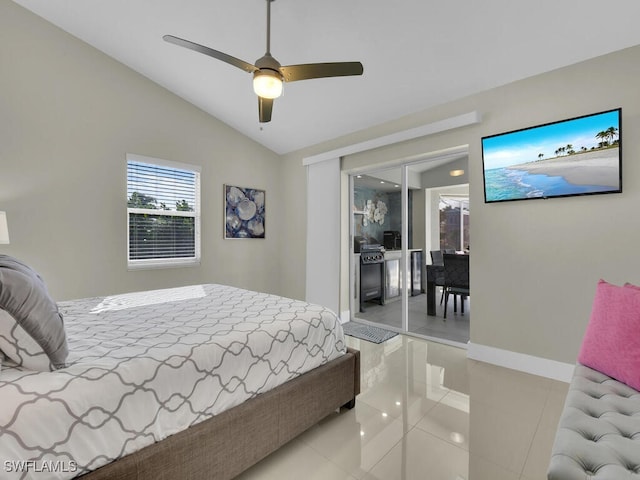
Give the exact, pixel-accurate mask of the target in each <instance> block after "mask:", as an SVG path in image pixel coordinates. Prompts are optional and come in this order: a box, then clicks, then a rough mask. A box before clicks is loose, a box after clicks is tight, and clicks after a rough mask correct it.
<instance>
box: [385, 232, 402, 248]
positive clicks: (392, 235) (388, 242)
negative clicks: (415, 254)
mask: <svg viewBox="0 0 640 480" xmlns="http://www.w3.org/2000/svg"><path fill="white" fill-rule="evenodd" d="M383 236H384V248H386V249H387V250H400V249H401V248H402V240H401V238H402V237H401V235H400V232H398V231H396V230H385V231H384V233H383Z"/></svg>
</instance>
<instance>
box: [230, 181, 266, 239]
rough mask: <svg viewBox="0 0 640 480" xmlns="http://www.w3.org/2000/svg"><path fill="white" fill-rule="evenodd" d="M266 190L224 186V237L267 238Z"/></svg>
mask: <svg viewBox="0 0 640 480" xmlns="http://www.w3.org/2000/svg"><path fill="white" fill-rule="evenodd" d="M264 200H265V191H264V190H259V189H257V188H246V187H237V186H234V185H225V186H224V213H225V215H224V222H225V229H224V238H225V239H228V238H265V201H264Z"/></svg>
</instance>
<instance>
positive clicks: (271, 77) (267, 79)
mask: <svg viewBox="0 0 640 480" xmlns="http://www.w3.org/2000/svg"><path fill="white" fill-rule="evenodd" d="M253 91H254V92H256V95H258V96H259V97H262V98H278V97H279V96H280V95H282V76H281V75H280V73H278V72H275V71H273V70H266V69H265V70H258V71H256V72H255V73H254V74H253Z"/></svg>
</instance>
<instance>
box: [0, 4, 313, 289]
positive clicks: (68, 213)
mask: <svg viewBox="0 0 640 480" xmlns="http://www.w3.org/2000/svg"><path fill="white" fill-rule="evenodd" d="M0 31H1V32H2V35H1V36H2V42H0V59H2V74H0V126H1V127H0V210H5V211H7V215H8V221H9V229H10V234H11V245H6V246H5V245H3V246H2V248H1V250H0V251H1V252H2V253H7V254H10V255H15V256H16V257H18V258H21V259H23V260H24V261H25V262H27V263H29V264H31V265H32V266H33V267H34V268H35V269H36V270H38V271H39V272H40V273H41V275H42V276H43V277H44V279H45V281H46V282H47V284H48V286H49V289H50V291H51V293H52V295H53V296H54V297H55V298H56V299H58V300H62V299H69V298H77V297H85V296H91V295H103V294H111V293H118V292H123V291H132V290H142V289H150V288H161V287H167V286H175V285H184V284H192V283H202V282H219V283H228V284H232V285H239V286H243V287H247V288H252V289H257V290H263V291H268V292H274V293H278V292H279V291H280V282H279V273H280V259H279V250H278V245H279V238H280V236H281V235H282V232H281V227H280V221H279V216H278V215H276V213H275V212H277V211H278V205H279V204H280V202H281V199H282V197H281V196H280V193H279V186H280V184H281V179H280V174H279V168H280V159H279V157H278V156H277V155H275V154H274V153H272V152H271V151H269V150H267V149H265V148H263V147H261V146H259V145H258V144H256V143H255V142H253V141H251V140H249V139H247V138H246V137H245V136H243V135H241V134H239V133H238V132H236V131H234V130H232V129H231V128H229V127H228V126H226V125H225V124H223V123H221V122H219V121H218V120H216V119H214V118H212V117H211V116H209V115H207V114H206V113H204V112H202V111H201V110H199V109H196V108H195V107H193V106H192V105H190V104H188V103H187V102H185V101H183V100H181V99H179V98H178V97H176V96H174V95H172V94H170V93H169V92H167V91H166V90H165V89H163V88H161V87H159V86H157V85H156V84H154V83H152V82H150V81H149V80H147V79H146V78H144V77H142V76H140V75H138V74H136V73H134V72H133V71H131V70H130V69H128V68H127V67H125V66H123V65H122V64H120V63H118V62H115V61H114V60H112V59H110V58H109V57H107V56H105V55H104V54H102V53H100V52H98V51H97V50H95V49H93V48H92V47H89V46H88V45H86V44H84V43H83V42H80V41H78V40H77V39H75V38H73V37H71V36H69V35H67V34H66V33H64V32H62V31H61V30H59V29H57V28H56V27H54V26H52V25H50V24H49V23H46V22H44V21H42V20H41V19H39V18H38V17H36V16H34V15H33V14H31V13H29V12H27V11H26V10H24V9H22V8H21V7H19V6H17V5H16V4H14V3H13V2H8V1H3V2H0ZM127 152H130V153H136V154H140V155H146V156H151V157H158V158H164V159H167V160H173V161H177V162H184V163H191V164H197V165H201V166H202V176H201V181H202V264H201V266H200V267H191V268H176V269H157V270H144V271H131V272H129V271H127V267H126V265H127V262H126V255H127V252H126V238H127V231H126V227H127V219H126V161H125V155H126V153H127ZM224 183H231V184H237V185H241V186H248V187H258V188H264V189H265V190H266V191H267V196H266V202H267V203H266V205H267V209H268V210H267V218H266V236H267V238H266V239H265V240H226V241H225V240H223V238H222V236H223V233H222V232H223V230H222V227H223V206H222V199H223V184H224ZM301 278H302V279H304V276H302V277H301Z"/></svg>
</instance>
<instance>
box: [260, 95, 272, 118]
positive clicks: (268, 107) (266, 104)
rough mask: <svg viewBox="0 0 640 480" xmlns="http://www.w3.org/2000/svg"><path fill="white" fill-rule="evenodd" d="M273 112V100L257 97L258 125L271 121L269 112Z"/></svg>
mask: <svg viewBox="0 0 640 480" xmlns="http://www.w3.org/2000/svg"><path fill="white" fill-rule="evenodd" d="M272 111H273V98H262V97H258V117H259V118H260V123H267V122H270V121H271V112H272Z"/></svg>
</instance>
